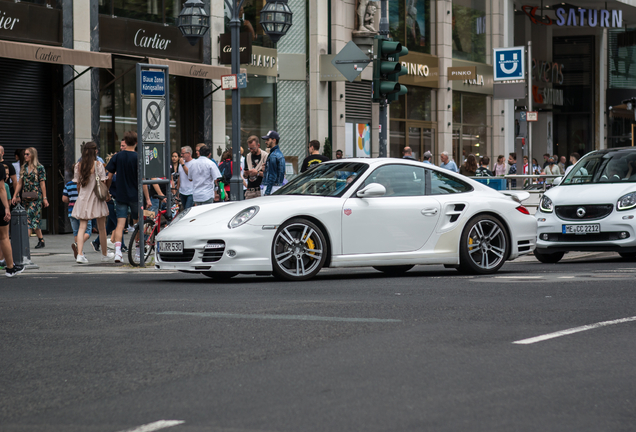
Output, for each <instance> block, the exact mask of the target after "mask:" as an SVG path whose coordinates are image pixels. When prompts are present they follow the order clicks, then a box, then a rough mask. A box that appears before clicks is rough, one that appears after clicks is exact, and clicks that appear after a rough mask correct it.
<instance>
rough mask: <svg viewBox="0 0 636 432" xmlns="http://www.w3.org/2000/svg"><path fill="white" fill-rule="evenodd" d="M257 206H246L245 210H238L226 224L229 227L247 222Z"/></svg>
mask: <svg viewBox="0 0 636 432" xmlns="http://www.w3.org/2000/svg"><path fill="white" fill-rule="evenodd" d="M258 210H259V207H258V206H254V207H248V208H246V209H245V210H242V211H240V212H239V213H238V214H237V215H236V216H234V217H233V218H232V220H231V221H230V223H228V224H227V227H228V228H229V229H233V228H238V227H240V226H241V225H243V224H245V223H247V222H249V221H250V220H251V219H252V218H253V217H254V216H256V214H257V213H258Z"/></svg>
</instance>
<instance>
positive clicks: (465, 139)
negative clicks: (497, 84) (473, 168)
mask: <svg viewBox="0 0 636 432" xmlns="http://www.w3.org/2000/svg"><path fill="white" fill-rule="evenodd" d="M487 103H488V97H487V96H485V95H478V94H470V93H462V92H457V91H456V92H453V123H454V125H453V158H454V159H455V161H456V162H457V163H458V164H460V163H463V162H464V160H465V159H466V157H467V156H468V155H470V154H473V155H475V156H476V157H477V158H478V159H479V157H481V156H491V157H492V155H489V154H488V147H487V146H488V127H487V126H486V125H487V124H488V109H487V108H488V107H487Z"/></svg>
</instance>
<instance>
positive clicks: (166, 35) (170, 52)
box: [99, 15, 203, 62]
mask: <svg viewBox="0 0 636 432" xmlns="http://www.w3.org/2000/svg"><path fill="white" fill-rule="evenodd" d="M99 45H100V50H101V51H107V52H113V53H121V54H134V55H141V56H144V57H157V56H158V57H162V58H169V59H174V60H184V61H192V62H201V61H202V60H203V55H202V53H203V51H202V46H203V41H200V42H198V43H197V44H196V45H195V46H192V45H190V43H189V42H188V41H187V39H186V38H184V37H183V36H182V35H181V31H180V30H179V29H178V28H177V27H174V26H164V25H162V24H153V23H147V22H143V21H136V20H128V19H125V18H112V17H109V16H104V15H100V16H99Z"/></svg>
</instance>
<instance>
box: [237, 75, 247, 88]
mask: <svg viewBox="0 0 636 432" xmlns="http://www.w3.org/2000/svg"><path fill="white" fill-rule="evenodd" d="M236 80H237V82H238V88H240V89H242V88H247V74H244V73H240V74H236Z"/></svg>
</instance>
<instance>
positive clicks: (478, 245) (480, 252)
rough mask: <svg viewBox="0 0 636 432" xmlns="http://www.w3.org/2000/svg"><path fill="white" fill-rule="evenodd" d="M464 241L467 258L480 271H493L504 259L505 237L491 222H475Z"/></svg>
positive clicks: (497, 226)
mask: <svg viewBox="0 0 636 432" xmlns="http://www.w3.org/2000/svg"><path fill="white" fill-rule="evenodd" d="M466 241H467V244H466V246H467V250H468V256H469V257H470V259H471V261H472V262H473V263H475V265H476V266H477V267H479V268H481V269H484V270H490V269H493V268H495V267H497V266H498V265H499V264H500V263H501V262H502V261H503V260H505V258H506V250H507V247H506V235H505V233H504V231H503V229H501V227H500V226H499V225H498V224H496V223H495V222H494V221H492V220H489V219H482V220H479V221H477V222H476V223H475V225H473V226H472V228H471V229H470V232H469V233H468V238H467V240H466Z"/></svg>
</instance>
